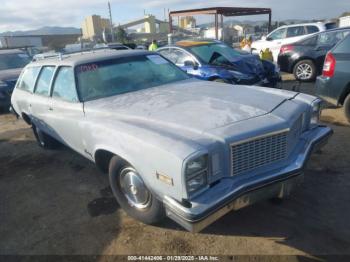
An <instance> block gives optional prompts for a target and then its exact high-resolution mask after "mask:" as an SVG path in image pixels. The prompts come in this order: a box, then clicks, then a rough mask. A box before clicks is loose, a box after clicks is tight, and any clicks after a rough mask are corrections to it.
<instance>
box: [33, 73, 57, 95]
mask: <svg viewBox="0 0 350 262" xmlns="http://www.w3.org/2000/svg"><path fill="white" fill-rule="evenodd" d="M54 70H55V67H54V66H44V67H43V69H42V70H41V72H40V75H39V78H38V82H37V83H36V88H35V91H34V93H35V94H38V95H43V96H49V90H50V82H51V79H52V76H53V73H54Z"/></svg>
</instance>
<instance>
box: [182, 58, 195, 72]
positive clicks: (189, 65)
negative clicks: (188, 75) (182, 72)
mask: <svg viewBox="0 0 350 262" xmlns="http://www.w3.org/2000/svg"><path fill="white" fill-rule="evenodd" d="M184 66H188V67H193V69H194V70H197V69H198V64H197V63H195V62H193V61H191V60H186V61H185V62H184Z"/></svg>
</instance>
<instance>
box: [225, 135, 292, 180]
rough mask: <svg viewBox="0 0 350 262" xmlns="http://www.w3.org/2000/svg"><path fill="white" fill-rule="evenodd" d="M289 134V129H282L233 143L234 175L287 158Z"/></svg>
mask: <svg viewBox="0 0 350 262" xmlns="http://www.w3.org/2000/svg"><path fill="white" fill-rule="evenodd" d="M287 136H288V131H281V132H278V133H274V134H270V135H266V136H263V137H257V138H252V139H249V140H246V141H243V142H239V143H235V144H232V145H231V158H232V159H231V160H232V165H231V166H232V175H233V176H236V175H240V174H242V173H245V172H247V171H250V170H253V169H255V168H258V167H261V166H264V165H267V164H271V163H273V162H276V161H278V160H282V159H284V158H286V156H287Z"/></svg>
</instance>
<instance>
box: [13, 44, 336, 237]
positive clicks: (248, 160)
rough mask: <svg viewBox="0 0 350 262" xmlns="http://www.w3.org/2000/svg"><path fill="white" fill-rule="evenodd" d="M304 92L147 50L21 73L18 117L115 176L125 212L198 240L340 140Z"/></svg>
mask: <svg viewBox="0 0 350 262" xmlns="http://www.w3.org/2000/svg"><path fill="white" fill-rule="evenodd" d="M320 103H321V101H320V100H319V99H318V98H316V97H313V96H309V95H306V94H301V93H295V92H288V91H282V90H275V89H269V88H263V87H253V86H240V85H236V86H232V85H228V84H223V83H215V82H209V81H201V80H198V79H193V78H190V77H188V76H187V74H186V73H185V72H183V71H182V70H180V69H179V68H178V67H176V66H175V65H174V64H173V63H171V62H169V61H168V60H166V59H165V58H163V57H162V56H161V55H159V54H157V53H154V52H148V51H115V50H101V51H95V52H88V53H79V54H72V55H66V56H61V57H58V58H48V59H42V60H40V61H35V62H32V63H31V64H29V65H28V66H27V67H26V68H25V69H24V71H23V73H22V76H21V79H20V80H19V81H18V83H17V86H16V88H15V91H14V93H13V96H12V105H13V108H14V110H15V111H16V112H17V114H18V115H20V116H21V117H22V118H23V119H24V120H25V121H26V122H27V123H28V124H30V125H31V126H32V128H33V131H34V134H35V136H36V138H37V140H38V144H39V145H40V146H41V147H43V148H53V147H54V146H55V144H56V141H59V142H60V143H63V144H65V145H67V146H69V147H71V148H72V149H74V150H75V151H76V152H78V153H80V154H81V155H83V156H84V157H86V158H87V159H89V160H91V161H93V162H94V163H96V165H97V167H99V168H100V169H101V170H102V171H104V172H106V173H108V174H109V180H110V186H111V188H112V191H113V193H114V195H115V197H116V199H117V201H118V203H119V204H120V206H121V207H122V208H123V209H124V210H125V211H126V213H128V214H129V215H130V216H132V217H134V218H136V219H138V220H140V221H142V222H144V223H147V224H155V223H158V222H159V221H161V220H162V219H163V218H164V217H165V216H168V217H169V218H171V219H173V220H174V221H176V222H177V223H179V224H180V225H182V226H183V227H184V228H186V229H187V230H190V231H193V232H197V231H200V230H201V229H203V228H205V227H206V226H208V225H209V224H211V223H213V222H214V221H215V220H217V219H219V218H220V217H221V216H223V215H224V214H226V213H227V212H229V211H231V210H236V209H239V208H242V207H244V206H247V205H250V204H253V203H254V202H256V201H261V200H264V199H268V198H274V197H280V198H282V197H284V196H286V195H288V194H289V193H290V191H291V190H292V188H293V187H294V186H295V185H297V184H298V183H300V182H301V180H302V178H303V168H304V166H305V164H306V162H307V159H308V157H309V155H310V154H311V153H312V150H314V149H317V148H319V147H320V146H322V145H324V144H325V143H326V141H327V139H328V137H329V136H330V135H331V134H332V130H331V129H330V128H329V127H326V126H322V125H319V123H318V121H319V115H320V108H321V107H320Z"/></svg>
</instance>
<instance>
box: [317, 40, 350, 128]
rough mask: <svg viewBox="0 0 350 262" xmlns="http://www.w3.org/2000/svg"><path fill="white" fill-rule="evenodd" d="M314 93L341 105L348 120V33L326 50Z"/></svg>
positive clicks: (349, 54)
mask: <svg viewBox="0 0 350 262" xmlns="http://www.w3.org/2000/svg"><path fill="white" fill-rule="evenodd" d="M316 94H317V95H318V96H320V97H321V98H323V99H324V100H326V101H327V102H328V103H330V104H333V105H335V106H343V108H344V112H345V116H346V118H347V120H348V121H349V122H350V34H348V35H347V36H346V38H345V39H344V40H342V41H341V42H339V43H338V44H337V45H336V46H335V47H334V48H333V49H332V50H331V51H329V52H328V54H327V56H326V59H325V61H324V66H323V72H322V76H319V77H318V78H317V81H316Z"/></svg>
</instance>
